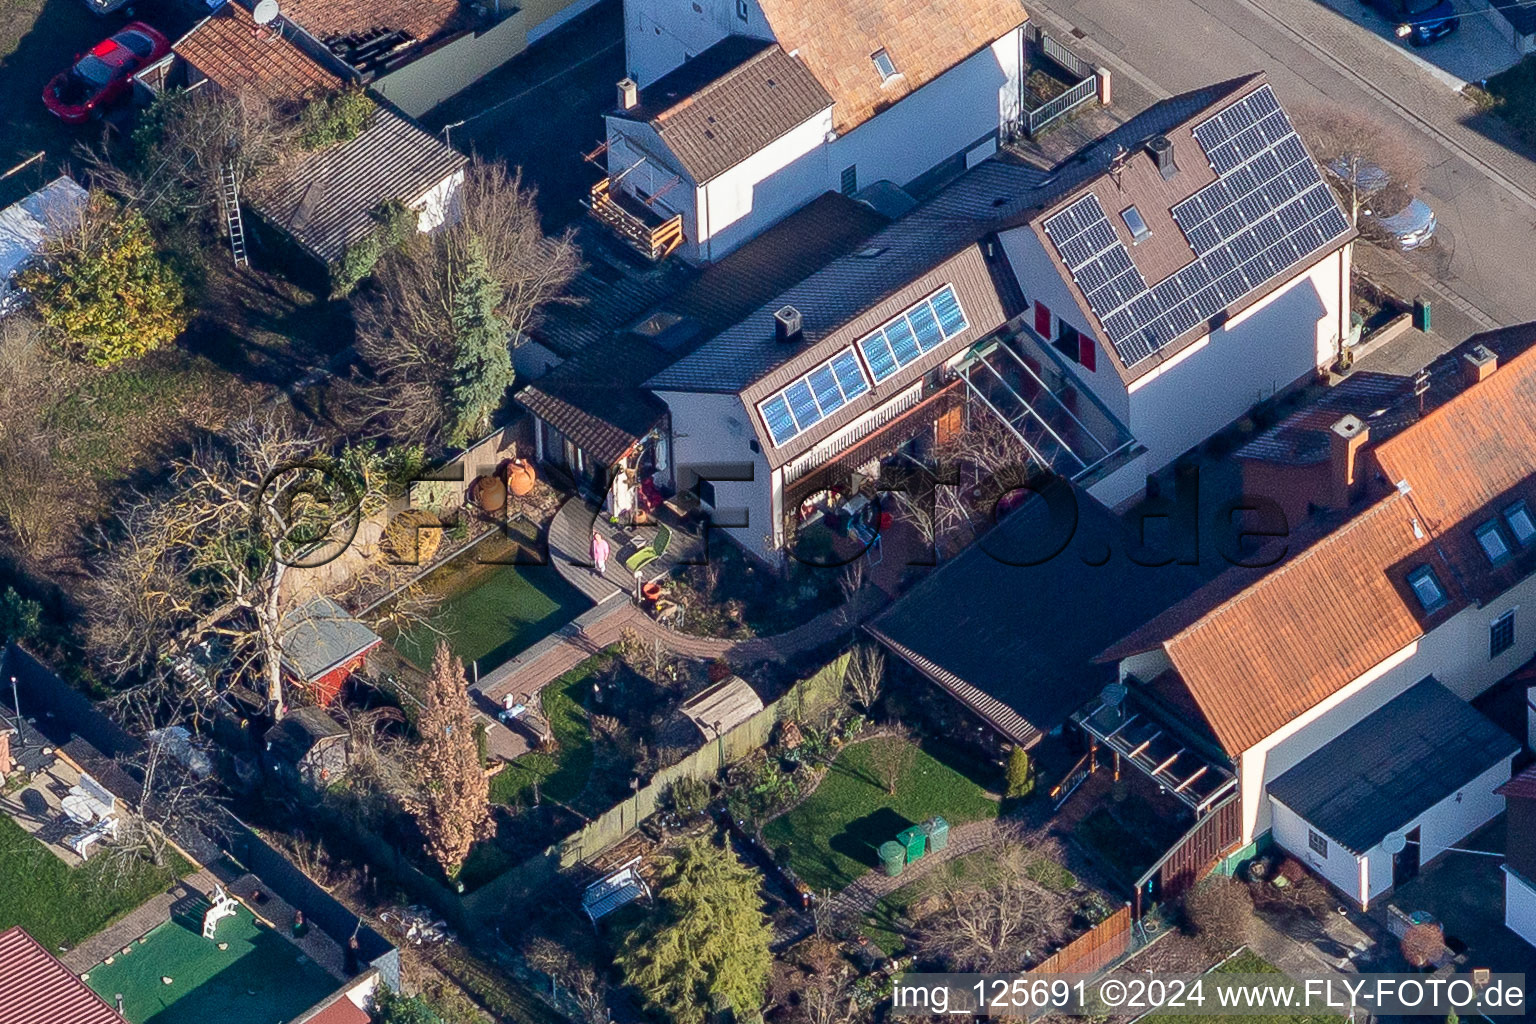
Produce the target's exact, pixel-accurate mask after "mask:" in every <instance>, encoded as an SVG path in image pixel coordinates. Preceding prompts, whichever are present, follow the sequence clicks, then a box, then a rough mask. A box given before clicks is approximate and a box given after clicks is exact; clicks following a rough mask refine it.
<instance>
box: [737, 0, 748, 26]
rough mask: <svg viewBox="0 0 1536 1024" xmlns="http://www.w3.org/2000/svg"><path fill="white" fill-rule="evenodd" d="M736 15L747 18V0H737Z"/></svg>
mask: <svg viewBox="0 0 1536 1024" xmlns="http://www.w3.org/2000/svg"><path fill="white" fill-rule="evenodd" d="M736 17H738V18H740V19H741V20H742V21H746V20H747V0H736Z"/></svg>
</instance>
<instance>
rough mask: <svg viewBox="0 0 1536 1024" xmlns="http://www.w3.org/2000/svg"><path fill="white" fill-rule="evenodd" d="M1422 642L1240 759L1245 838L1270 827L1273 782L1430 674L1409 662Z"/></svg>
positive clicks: (1273, 735)
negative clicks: (1269, 795) (1269, 788)
mask: <svg viewBox="0 0 1536 1024" xmlns="http://www.w3.org/2000/svg"><path fill="white" fill-rule="evenodd" d="M1416 649H1417V644H1410V645H1409V646H1408V647H1405V648H1403V649H1402V650H1401V651H1399V652H1398V653H1397V654H1395V655H1393V656H1392V657H1391V658H1389V659H1387V660H1386V661H1384V662H1382V663H1381V664H1380V665H1378V666H1376V668H1374V669H1372V670H1371V671H1370V672H1368V673H1366V674H1365V675H1363V676H1361V677H1360V678H1359V679H1357V680H1355V681H1354V682H1353V683H1350V684H1349V685H1348V686H1346V687H1344V689H1342V690H1340V691H1339V692H1338V693H1335V694H1333V695H1332V696H1330V697H1329V698H1328V699H1327V700H1325V701H1323V702H1322V703H1320V704H1318V705H1317V706H1315V707H1313V708H1311V709H1310V710H1308V711H1306V712H1304V713H1303V714H1301V715H1300V716H1298V717H1297V718H1296V719H1294V720H1293V721H1292V722H1290V724H1288V725H1287V726H1286V727H1285V728H1284V729H1281V730H1279V731H1278V732H1275V733H1272V734H1270V735H1269V736H1268V737H1266V738H1265V739H1264V740H1263V741H1262V742H1261V743H1258V744H1256V745H1255V746H1253V747H1250V748H1249V749H1248V750H1246V751H1244V752H1243V755H1242V757H1241V758H1240V759H1239V769H1238V772H1239V778H1240V780H1241V786H1242V794H1243V795H1242V803H1243V842H1244V843H1250V842H1252V841H1253V839H1254V837H1255V836H1257V835H1259V834H1260V833H1262V832H1263V831H1264V830H1265V829H1267V828H1269V827H1270V821H1269V815H1270V804H1271V802H1272V801H1270V800H1269V798H1268V791H1267V789H1266V787H1267V786H1268V784H1269V782H1270V781H1271V780H1273V779H1275V778H1278V777H1279V776H1280V775H1282V774H1284V773H1285V772H1286V771H1288V770H1289V769H1290V768H1292V767H1294V766H1295V765H1297V764H1299V763H1300V762H1301V761H1303V760H1304V759H1305V758H1306V757H1307V756H1308V755H1309V754H1311V753H1312V752H1313V751H1315V750H1317V749H1318V748H1319V747H1321V746H1322V745H1323V744H1325V743H1327V742H1328V741H1329V740H1331V739H1333V738H1334V737H1336V736H1338V735H1339V734H1340V733H1342V732H1343V731H1344V730H1346V729H1348V728H1349V727H1350V726H1352V725H1354V724H1355V723H1357V722H1359V721H1361V720H1362V719H1363V718H1365V717H1366V716H1367V715H1369V714H1370V713H1371V712H1373V711H1375V710H1376V709H1377V708H1379V707H1381V706H1382V705H1383V704H1385V703H1386V702H1387V701H1389V700H1391V699H1392V698H1393V697H1396V696H1397V695H1398V694H1400V693H1402V692H1403V691H1404V690H1406V689H1408V688H1409V687H1410V686H1412V685H1413V684H1414V683H1417V682H1418V681H1419V680H1421V679H1423V678H1424V676H1425V675H1426V674H1427V672H1425V671H1421V670H1420V669H1419V667H1418V666H1417V664H1409V662H1410V661H1411V660H1412V658H1413V652H1414V651H1415V650H1416Z"/></svg>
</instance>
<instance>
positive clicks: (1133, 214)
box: [1120, 206, 1152, 243]
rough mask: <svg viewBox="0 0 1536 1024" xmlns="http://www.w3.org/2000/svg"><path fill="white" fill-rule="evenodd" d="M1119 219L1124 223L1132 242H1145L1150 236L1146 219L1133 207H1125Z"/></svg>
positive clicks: (1150, 230)
mask: <svg viewBox="0 0 1536 1024" xmlns="http://www.w3.org/2000/svg"><path fill="white" fill-rule="evenodd" d="M1120 219H1121V220H1123V221H1125V226H1126V228H1127V229H1128V230H1129V231H1130V232H1131V239H1132V242H1133V243H1135V242H1142V241H1145V240H1146V239H1147V238H1148V236H1150V235H1151V234H1152V229H1151V228H1149V227H1147V222H1146V219H1145V218H1143V217H1142V215H1141V211H1140V210H1138V209H1136V207H1134V206H1127V207H1126V208H1125V209H1123V210H1121V211H1120Z"/></svg>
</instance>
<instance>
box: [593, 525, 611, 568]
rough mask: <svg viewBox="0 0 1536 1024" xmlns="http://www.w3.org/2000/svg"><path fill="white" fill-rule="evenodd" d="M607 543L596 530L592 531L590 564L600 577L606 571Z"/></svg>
mask: <svg viewBox="0 0 1536 1024" xmlns="http://www.w3.org/2000/svg"><path fill="white" fill-rule="evenodd" d="M608 551H609V547H608V541H607V540H606V539H605V538H604V537H603V535H602V534H600V533H598V532H597V531H596V530H593V531H592V564H593V565H594V566H595V567H596V569H597V574H598V575H599V576H601V575H602V574H603V573H604V572H606V571H607V569H608Z"/></svg>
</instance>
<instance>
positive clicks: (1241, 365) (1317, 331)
mask: <svg viewBox="0 0 1536 1024" xmlns="http://www.w3.org/2000/svg"><path fill="white" fill-rule="evenodd" d="M1001 240H1002V244H1003V249H1004V251H1005V252H1006V253H1007V254H1008V260H1009V263H1010V265H1011V266H1012V267H1013V270H1014V273H1015V274H1016V275H1017V276H1018V279H1019V286H1020V288H1021V289H1022V290H1023V292H1024V295H1025V297H1026V298H1027V299H1028V300H1029V302H1030V305H1031V313H1030V314H1029V315H1028V316H1027V317H1026V318H1025V319H1026V321H1027V322H1029V323H1031V324H1033V323H1034V322H1035V313H1034V310H1035V306H1036V303H1043V304H1044V305H1045V306H1046V308H1047V310H1048V311H1049V315H1048V319H1049V322H1050V332H1051V336H1052V337H1055V336H1056V335H1057V334H1058V333H1059V332H1060V330H1061V325H1062V324H1068V325H1070V326H1071V327H1073V328H1075V329H1076V330H1077V331H1078V333H1080V334H1081V335H1083V336H1084V337H1085V338H1089V339H1093V341H1094V343H1095V344H1097V345H1098V346H1099V352H1100V355H1099V358H1098V359H1097V360H1096V361H1095V364H1094V368H1093V369H1092V370H1090V369H1088V368H1086V367H1085V366H1083V365H1082V364H1081V363H1076V362H1069V363H1068V367H1069V369H1070V370H1071V371H1072V373H1073V374H1074V375H1076V377H1077V378H1078V379H1079V380H1080V381H1082V382H1083V383H1084V384H1085V385H1086V386H1087V387H1088V388H1090V389H1091V390H1092V391H1093V393H1094V394H1095V395H1096V396H1097V397H1098V399H1099V401H1101V402H1103V403H1104V405H1105V406H1106V407H1107V408H1108V409H1109V410H1110V411H1111V412H1113V413H1114V414H1115V415H1116V416H1117V417H1119V418H1120V420H1121V422H1122V423H1124V424H1125V425H1126V427H1127V428H1128V429H1129V430H1130V432H1131V435H1132V436H1133V437H1135V438H1136V440H1137V441H1138V442H1139V443H1140V444H1142V445H1144V446H1145V447H1146V449H1147V455H1146V470H1145V471H1146V472H1149V473H1151V472H1156V471H1157V470H1159V469H1161V468H1163V467H1164V466H1166V465H1168V464H1169V463H1170V462H1172V461H1173V460H1174V459H1176V458H1178V457H1179V456H1180V455H1182V454H1183V453H1184V452H1185V451H1188V450H1189V449H1190V448H1191V447H1193V446H1195V445H1197V444H1199V443H1200V442H1202V441H1204V440H1205V439H1206V438H1208V437H1210V436H1211V435H1212V434H1215V433H1217V432H1218V431H1220V430H1222V429H1223V428H1225V427H1226V426H1228V425H1229V424H1231V423H1232V422H1234V421H1235V420H1237V419H1238V418H1240V417H1241V416H1243V414H1245V413H1246V412H1247V411H1248V410H1249V409H1251V408H1252V407H1253V406H1254V405H1256V404H1258V403H1259V402H1262V401H1264V400H1265V399H1268V398H1271V397H1273V396H1274V395H1275V394H1277V393H1278V392H1280V391H1283V390H1285V389H1286V388H1288V387H1290V386H1291V385H1292V384H1295V383H1296V382H1297V381H1300V380H1305V379H1306V378H1308V377H1310V376H1311V375H1312V374H1314V373H1315V372H1317V370H1318V368H1319V367H1324V366H1327V365H1329V364H1330V363H1332V362H1333V360H1334V359H1335V358H1336V357H1337V355H1338V339H1339V337H1340V330H1341V327H1342V328H1344V329H1347V327H1348V317H1349V272H1350V258H1351V248H1350V247H1349V246H1344V247H1343V248H1341V249H1340V250H1338V251H1336V252H1333V253H1330V254H1329V255H1327V256H1325V257H1323V258H1322V259H1321V260H1319V261H1318V262H1317V263H1315V264H1313V265H1312V266H1311V267H1309V268H1307V269H1306V270H1304V271H1302V272H1301V273H1298V274H1297V275H1295V276H1294V277H1292V278H1291V279H1290V280H1289V281H1286V282H1285V283H1283V284H1281V285H1279V286H1278V287H1276V288H1275V289H1274V290H1273V291H1271V292H1270V293H1269V294H1268V295H1266V296H1264V297H1263V298H1261V299H1260V300H1258V301H1257V302H1255V303H1254V304H1253V305H1252V306H1249V307H1248V308H1247V309H1245V310H1243V311H1242V312H1241V313H1239V314H1237V315H1236V316H1233V317H1232V318H1231V319H1230V320H1228V321H1227V322H1226V323H1225V324H1223V325H1221V326H1220V327H1218V328H1216V329H1215V330H1213V331H1211V332H1210V333H1209V334H1208V335H1206V336H1205V337H1203V338H1200V339H1199V340H1197V341H1196V342H1194V343H1193V344H1191V345H1189V346H1187V347H1185V348H1184V349H1182V350H1181V351H1179V352H1178V353H1176V354H1175V355H1173V356H1172V357H1171V358H1170V359H1168V360H1167V361H1166V362H1164V363H1163V364H1162V365H1160V366H1159V367H1157V368H1156V369H1154V370H1152V371H1151V372H1150V373H1147V374H1145V375H1144V376H1141V377H1139V378H1137V379H1136V380H1135V381H1133V382H1132V383H1131V384H1129V385H1127V384H1126V383H1125V382H1124V380H1123V379H1122V378H1121V376H1120V374H1119V373H1118V372H1117V371H1116V369H1115V367H1114V365H1113V363H1112V362H1111V360H1110V359H1109V358H1108V357H1107V355H1106V354H1105V352H1106V346H1105V343H1104V342H1103V341H1102V340H1100V339H1098V338H1097V336H1096V335H1095V333H1094V332H1093V331H1092V330H1090V328H1089V325H1088V322H1087V318H1086V317H1085V316H1084V315H1083V313H1082V311H1081V308H1080V307H1079V306H1078V304H1077V302H1076V300H1075V299H1074V298H1073V297H1072V294H1071V292H1070V291H1069V290H1068V288H1067V285H1066V282H1065V281H1064V279H1063V278H1062V276H1061V272H1060V271H1059V270H1058V269H1057V268H1056V265H1055V264H1054V263H1053V262H1052V261H1051V259H1050V257H1049V255H1047V253H1046V251H1045V247H1044V245H1043V244H1042V243H1041V241H1040V239H1039V236H1037V235H1036V234H1035V233H1034V231H1032V230H1031V229H1030V228H1028V227H1022V228H1015V229H1013V230H1011V231H1006V232H1003V233H1002V235H1001ZM1047 340H1050V339H1047Z"/></svg>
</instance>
